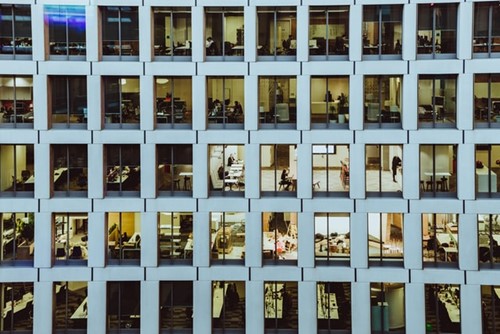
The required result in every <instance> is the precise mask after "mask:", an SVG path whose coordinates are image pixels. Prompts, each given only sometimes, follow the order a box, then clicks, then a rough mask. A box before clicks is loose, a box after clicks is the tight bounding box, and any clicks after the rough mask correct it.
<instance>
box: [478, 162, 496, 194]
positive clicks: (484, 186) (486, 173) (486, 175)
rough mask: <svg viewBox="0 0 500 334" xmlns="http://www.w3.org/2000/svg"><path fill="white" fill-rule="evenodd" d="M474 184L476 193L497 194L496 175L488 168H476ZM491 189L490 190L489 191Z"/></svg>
mask: <svg viewBox="0 0 500 334" xmlns="http://www.w3.org/2000/svg"><path fill="white" fill-rule="evenodd" d="M476 184H477V191H478V192H480V193H483V192H490V191H491V192H495V193H496V192H497V174H496V173H495V172H493V171H491V170H490V169H489V168H488V167H486V166H484V167H483V168H476ZM489 187H491V190H490V189H489Z"/></svg>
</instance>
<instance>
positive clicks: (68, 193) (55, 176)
mask: <svg viewBox="0 0 500 334" xmlns="http://www.w3.org/2000/svg"><path fill="white" fill-rule="evenodd" d="M59 150H60V152H59V153H62V151H65V152H64V153H63V154H62V155H61V156H57V155H56V154H57V152H58V151H59ZM51 151H52V166H51V180H50V181H51V187H52V191H53V194H54V196H55V197H75V196H76V197H86V196H87V193H88V154H87V145H85V144H52V145H51ZM82 158H83V159H85V161H84V164H83V165H82V166H80V165H79V161H80V159H82ZM61 159H64V163H63V164H60V162H61V161H60V160H61ZM57 164H59V166H58V167H56V165H57ZM73 169H82V172H81V173H80V176H79V181H78V182H82V183H81V184H82V185H81V186H80V185H78V186H79V187H80V188H83V189H78V190H77V189H74V188H73V189H72V188H71V187H72V186H71V179H72V177H71V176H72V174H73V173H72V170H73ZM85 170H86V173H85ZM64 176H65V178H66V180H65V181H64V180H63V182H62V183H64V184H65V186H66V190H57V188H58V187H57V186H56V182H57V181H59V180H60V179H61V178H62V177H64ZM73 176H74V175H73Z"/></svg>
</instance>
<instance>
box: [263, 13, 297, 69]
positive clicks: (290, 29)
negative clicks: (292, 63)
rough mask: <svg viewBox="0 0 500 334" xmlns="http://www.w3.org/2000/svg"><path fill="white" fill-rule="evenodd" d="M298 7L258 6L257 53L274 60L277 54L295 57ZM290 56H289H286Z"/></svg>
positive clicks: (290, 57) (289, 57)
mask: <svg viewBox="0 0 500 334" xmlns="http://www.w3.org/2000/svg"><path fill="white" fill-rule="evenodd" d="M296 21H297V9H296V8H295V7H284V6H282V7H258V8H257V22H258V25H257V30H258V31H257V34H258V37H257V43H258V45H257V55H259V56H267V57H260V58H261V59H268V60H274V59H276V56H278V57H281V58H283V57H284V59H295V55H296V50H297V32H296V29H297V22H296ZM286 56H288V57H286Z"/></svg>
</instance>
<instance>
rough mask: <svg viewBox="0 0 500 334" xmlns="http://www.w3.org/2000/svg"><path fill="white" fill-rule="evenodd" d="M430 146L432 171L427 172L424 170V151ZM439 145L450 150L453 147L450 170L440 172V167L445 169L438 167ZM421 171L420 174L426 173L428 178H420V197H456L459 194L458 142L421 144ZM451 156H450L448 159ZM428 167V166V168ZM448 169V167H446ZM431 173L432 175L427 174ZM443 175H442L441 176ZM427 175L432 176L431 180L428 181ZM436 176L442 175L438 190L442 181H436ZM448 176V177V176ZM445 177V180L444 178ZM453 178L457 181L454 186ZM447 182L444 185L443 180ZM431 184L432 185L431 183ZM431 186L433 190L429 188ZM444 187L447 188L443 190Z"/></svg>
mask: <svg viewBox="0 0 500 334" xmlns="http://www.w3.org/2000/svg"><path fill="white" fill-rule="evenodd" d="M427 147H430V149H431V151H432V153H431V155H430V159H431V160H432V161H431V171H430V172H425V171H423V170H422V168H423V167H425V166H423V161H422V160H423V159H422V158H423V155H424V151H423V149H425V148H427ZM439 147H445V148H446V147H447V148H448V150H449V149H450V148H451V150H452V151H453V156H452V157H451V158H452V159H451V161H452V165H451V166H448V170H449V171H448V172H438V171H437V170H438V169H443V168H437V167H436V160H437V148H439ZM419 154H420V157H419V160H420V162H419V173H420V176H422V175H425V176H426V179H425V180H423V179H420V198H430V197H448V198H456V196H457V189H456V188H457V184H456V183H457V174H458V170H456V169H457V163H456V161H457V157H458V145H457V144H421V145H420V147H419ZM449 158H450V157H449V156H448V159H449ZM427 169H428V168H427ZM444 169H446V168H444ZM427 174H431V175H427ZM441 176H442V177H441ZM427 177H430V180H429V181H427ZM436 177H441V179H440V180H441V181H440V182H441V191H438V189H437V188H438V185H439V184H440V182H438V181H436ZM446 177H448V178H446ZM443 178H445V180H443ZM452 180H454V181H455V187H453V186H452V182H451V181H452ZM443 181H444V182H445V184H444V185H443V183H442V182H443ZM429 184H430V185H429ZM429 186H430V188H431V190H430V191H429V190H428V187H429ZM443 187H445V188H446V189H444V190H443Z"/></svg>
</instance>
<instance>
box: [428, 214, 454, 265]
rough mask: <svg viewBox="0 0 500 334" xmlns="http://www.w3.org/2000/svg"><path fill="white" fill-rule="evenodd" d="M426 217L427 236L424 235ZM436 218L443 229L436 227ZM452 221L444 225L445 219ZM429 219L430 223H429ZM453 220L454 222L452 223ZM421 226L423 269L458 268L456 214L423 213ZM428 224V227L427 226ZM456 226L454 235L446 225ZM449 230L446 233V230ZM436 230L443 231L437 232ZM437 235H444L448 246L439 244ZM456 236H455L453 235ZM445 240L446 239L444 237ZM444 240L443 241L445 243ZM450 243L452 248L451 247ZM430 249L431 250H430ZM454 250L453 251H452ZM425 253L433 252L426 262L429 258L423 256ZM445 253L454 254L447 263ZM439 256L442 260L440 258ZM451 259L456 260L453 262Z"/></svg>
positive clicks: (442, 243)
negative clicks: (441, 223)
mask: <svg viewBox="0 0 500 334" xmlns="http://www.w3.org/2000/svg"><path fill="white" fill-rule="evenodd" d="M425 217H427V235H426V234H424V229H425V226H424V224H425V223H426V221H425V220H426V218H425ZM438 217H439V218H440V219H441V220H440V222H444V228H442V227H438V222H437V220H438ZM450 218H451V219H452V221H451V223H446V220H447V219H450ZM429 219H430V220H431V221H429ZM453 220H454V221H453ZM421 221H422V224H421V228H422V263H423V267H424V268H425V267H439V268H459V265H460V263H459V261H460V245H459V239H458V236H459V232H460V228H459V227H460V222H459V216H458V214H456V213H423V214H422V218H421ZM429 224H430V225H429ZM450 224H451V225H452V226H453V227H454V226H456V233H453V232H452V230H451V229H450V228H449V227H448V226H447V225H450ZM447 228H448V229H450V230H449V231H448V232H446V229H447ZM438 229H441V230H443V231H441V232H438ZM438 234H441V235H446V236H447V238H448V239H446V240H449V241H448V242H449V244H448V243H446V242H440V241H439V237H438ZM454 234H455V235H456V236H455V235H454ZM445 238H446V237H445ZM446 240H444V241H446ZM452 243H453V244H454V247H452ZM430 248H431V249H430ZM444 248H448V249H449V250H448V251H447V250H445V249H444ZM453 248H455V250H453ZM425 251H427V252H428V251H433V253H434V255H433V256H432V258H430V260H426V258H429V256H427V257H426V256H425ZM447 252H450V254H453V253H456V254H455V255H451V260H450V261H448V257H447ZM441 256H442V257H443V258H441ZM453 258H455V259H456V260H455V261H453Z"/></svg>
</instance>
